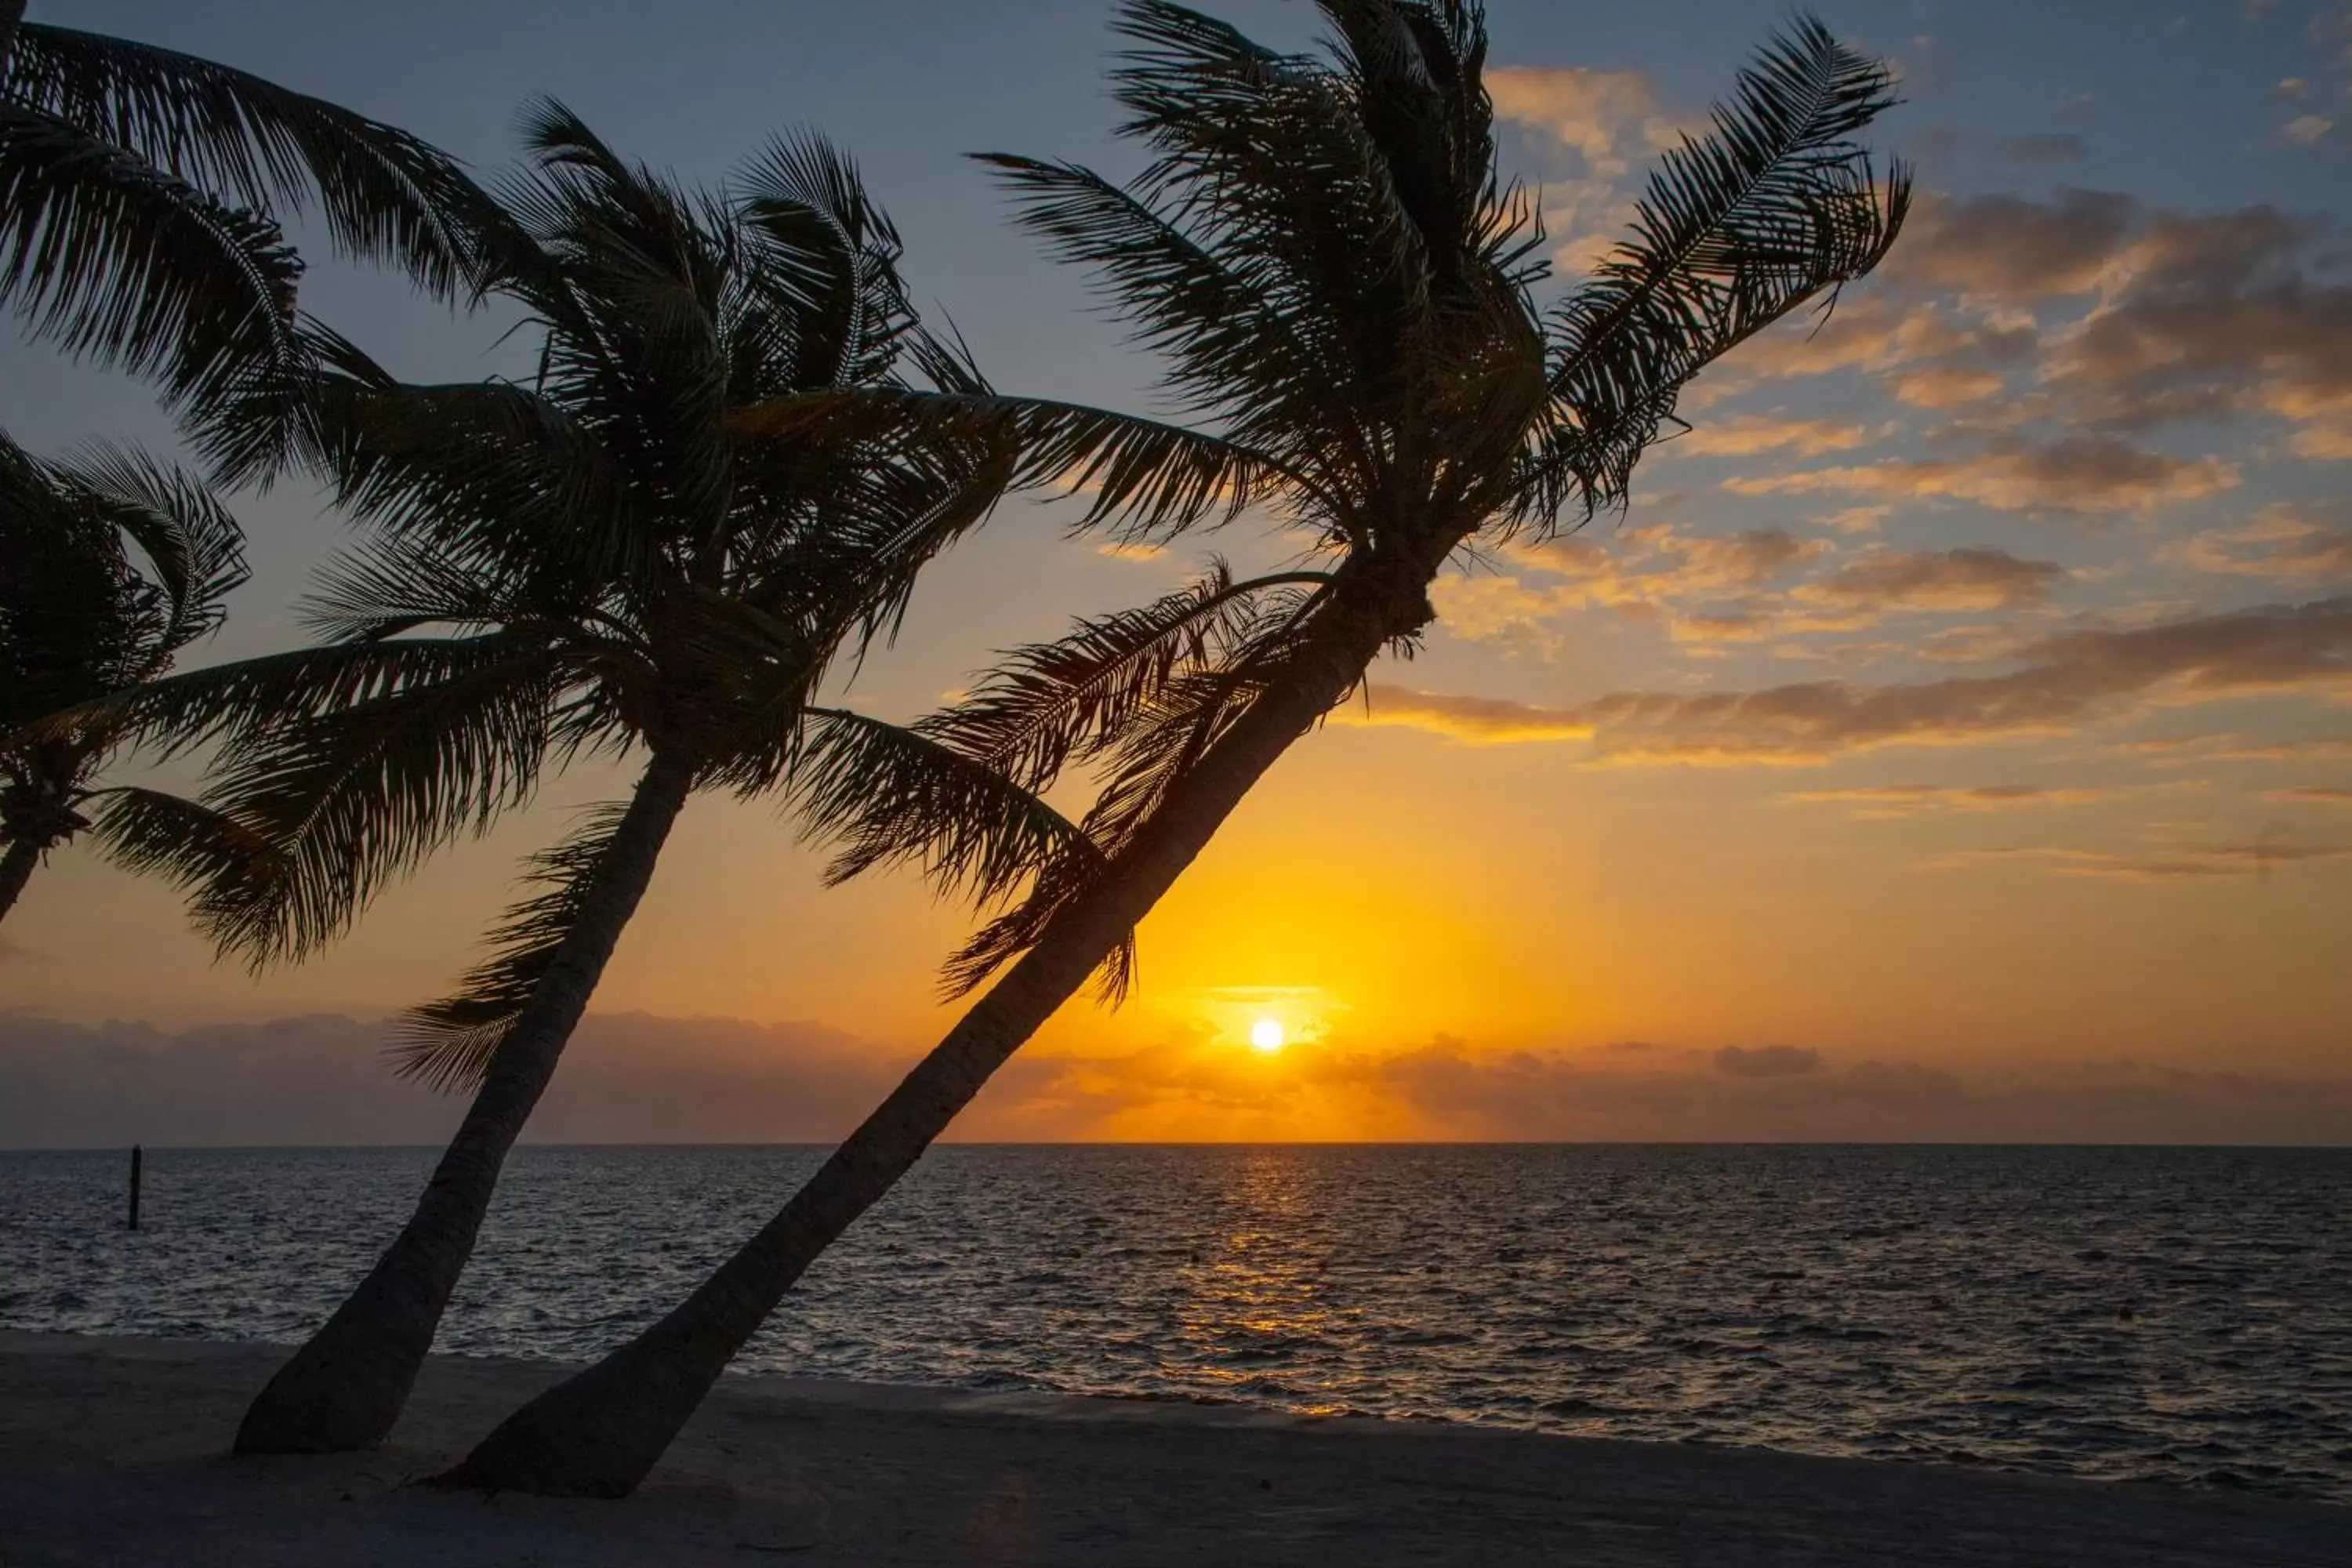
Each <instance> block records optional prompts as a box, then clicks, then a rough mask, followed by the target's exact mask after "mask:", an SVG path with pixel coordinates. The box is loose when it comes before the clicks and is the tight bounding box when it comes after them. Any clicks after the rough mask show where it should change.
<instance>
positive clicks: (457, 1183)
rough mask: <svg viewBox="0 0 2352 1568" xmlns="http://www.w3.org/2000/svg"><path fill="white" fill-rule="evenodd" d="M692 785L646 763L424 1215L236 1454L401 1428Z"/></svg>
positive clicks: (310, 1448) (303, 1448)
mask: <svg viewBox="0 0 2352 1568" xmlns="http://www.w3.org/2000/svg"><path fill="white" fill-rule="evenodd" d="M692 785H693V769H692V767H691V765H690V764H688V763H687V762H685V761H684V760H682V759H678V758H674V757H669V756H665V755H656V756H655V758H654V759H653V761H652V762H651V763H648V764H647V765H646V771H645V773H644V776H643V777H641V778H640V779H639V780H638V782H637V788H636V793H635V795H633V796H632V797H631V799H630V801H629V807H628V810H627V811H626V812H625V814H624V815H623V816H622V818H621V822H620V826H619V827H618V828H617V829H616V830H615V832H614V836H613V842H612V847H611V848H610V849H609V851H608V852H607V853H606V855H605V858H604V862H603V864H602V865H600V866H599V867H598V868H597V870H596V873H595V882H594V884H593V887H592V888H591V889H589V890H588V893H587V896H586V897H585V898H584V899H583V902H582V907H581V911H580V918H579V921H578V923H577V924H575V925H574V926H573V927H572V930H571V931H570V932H569V933H567V934H566V935H565V937H564V939H563V942H562V946H560V947H559V948H557V949H556V952H555V955H554V958H553V959H552V960H551V963H550V964H549V967H548V972H547V974H546V976H545V977H544V978H543V979H542V980H541V982H540V983H539V986H538V988H537V989H536V990H535V991H534V992H532V994H531V998H530V1003H529V1004H528V1005H526V1006H525V1007H524V1009H523V1011H522V1013H521V1015H520V1016H519V1017H518V1018H517V1019H516V1020H515V1023H514V1026H513V1028H512V1029H511V1030H510V1031H509V1033H508V1036H507V1037H506V1039H505V1040H504V1041H503V1042H502V1043H501V1044H500V1045H499V1048H498V1051H497V1053H496V1054H495V1055H494V1056H493V1057H492V1058H490V1066H489V1070H488V1073H487V1074H486V1075H485V1076H484V1078H483V1080H482V1087H481V1089H479V1090H478V1092H477V1093H476V1094H475V1096H474V1102H473V1104H472V1105H470V1106H468V1107H467V1110H466V1119H465V1121H463V1122H461V1123H459V1125H458V1128H457V1136H456V1137H455V1138H453V1139H451V1140H450V1142H449V1147H448V1149H447V1150H446V1152H444V1153H443V1154H442V1156H441V1163H440V1164H439V1165H438V1166H436V1168H435V1170H434V1172H433V1179H432V1181H431V1182H430V1183H428V1184H426V1186H425V1194H424V1196H422V1197H421V1198H419V1199H418V1200H417V1203H416V1211H415V1214H413V1215H410V1216H409V1221H408V1224H407V1226H405V1227H404V1228H403V1229H402V1231H401V1233H400V1235H399V1236H398V1237H396V1238H394V1241H393V1244H392V1245H391V1247H387V1248H386V1249H385V1250H384V1254H383V1257H382V1258H379V1259H378V1260H377V1262H376V1266H375V1268H373V1270H371V1271H370V1272H369V1274H368V1276H367V1278H366V1279H363V1280H362V1281H361V1282H360V1286H359V1289H356V1290H354V1291H352V1294H351V1296H350V1297H349V1298H348V1299H347V1300H345V1301H344V1302H343V1304H342V1305H341V1307H339V1308H337V1309H336V1310H335V1314H334V1316H333V1317H331V1318H330V1319H328V1320H327V1324H326V1326H325V1327H324V1328H322V1329H320V1331H318V1332H317V1333H316V1334H314V1335H313V1336H311V1338H310V1342H309V1343H307V1344H305V1345H304V1346H303V1347H302V1348H301V1349H300V1350H299V1351H297V1352H295V1353H294V1359H293V1360H291V1361H289V1362H288V1363H286V1364H285V1365H284V1366H283V1367H281V1368H279V1369H278V1375H277V1376H275V1377H273V1378H271V1379H270V1380H269V1384H268V1387H266V1388H264V1389H263V1390H262V1391H261V1394H260V1395H259V1397H257V1398H256V1399H255V1400H254V1402H253V1405H252V1407H251V1408H249V1409H248V1410H247V1411H246V1413H245V1421H244V1424H243V1425H242V1426H239V1427H238V1428H237V1434H236V1452H238V1453H240V1454H286V1453H299V1454H315V1453H333V1452H338V1451H341V1450H343V1449H348V1448H367V1447H374V1446H375V1445H376V1444H378V1443H381V1442H382V1441H383V1438H384V1435H385V1434H386V1433H388V1432H390V1431H391V1430H392V1425H393V1423H394V1421H395V1420H397V1419H398V1418H399V1415H400V1409H401V1406H402V1405H404V1404H405V1403H406V1402H407V1399H408V1391H409V1389H410V1387H411V1386H412V1385H413V1384H415V1381H416V1372H417V1369H418V1368H419V1367H421V1366H422V1365H424V1364H425V1352H426V1351H427V1350H429V1349H430V1348H431V1347H432V1343H433V1335H434V1331H435V1330H436V1329H437V1328H438V1327H439V1326H440V1322H441V1313H442V1310H443V1309H445V1308H446V1307H447V1305H448V1304H449V1296H450V1292H451V1291H453V1290H454V1289H457V1276H458V1275H459V1274H460V1273H462V1272H463V1271H464V1270H465V1267H466V1259H467V1257H468V1256H469V1255H470V1254H471V1253H472V1252H473V1249H474V1237H475V1235H476V1233H477V1232H478V1231H479V1230H480V1228H481V1224H482V1215H483V1214H484V1213H485V1212H486V1211H487V1210H488V1208H489V1205H490V1194H491V1191H492V1190H493V1189H494V1188H495V1187H496V1186H497V1184H498V1179H499V1167H500V1165H502V1164H503V1163H505V1161H506V1156H507V1151H508V1150H509V1149H510V1148H512V1147H513V1146H514V1141H515V1138H516V1136H517V1135H518V1134H520V1132H521V1131H522V1126H523V1122H524V1121H525V1120H527V1119H528V1118H529V1117H530V1112H531V1108H532V1107H533V1106H535V1105H536V1104H538V1103H539V1097H540V1095H541V1092H542V1091H544V1090H545V1089H546V1088H547V1084H548V1080H549V1079H551V1078H552V1077H554V1075H555V1064H556V1061H557V1059H558V1058H561V1057H562V1054H563V1047H564V1042H565V1041H567V1040H569V1039H570V1038H571V1037H572V1028H573V1026H576V1025H577V1024H578V1023H579V1022H580V1016H581V1014H582V1013H583V1012H585V1011H586V1010H587V1006H588V999H589V997H590V996H591V995H592V994H593V993H594V991H595V989H596V982H597V979H598V978H599V977H600V976H601V975H602V974H603V973H604V964H605V962H606V961H607V960H608V959H610V958H611V957H612V955H613V948H614V944H615V943H616V942H618V941H619V940H620V936H621V931H622V929H623V928H624V927H625V926H626V925H627V924H628V922H629V917H630V916H631V915H632V914H634V913H635V912H636V908H637V900H639V899H640V898H641V897H642V896H643V895H644V893H645V890H646V884H647V883H648V882H650V881H651V880H652V879H653V874H654V865H655V862H656V860H657V859H658V858H659V857H660V854H661V848H662V844H663V841H664V840H666V839H667V837H669V831H670V826H671V825H672V824H673V823H675V822H676V821H677V814H678V812H679V811H680V810H681V809H682V808H683V807H684V806H685V805H686V798H687V795H688V792H689V791H690V790H691V788H692Z"/></svg>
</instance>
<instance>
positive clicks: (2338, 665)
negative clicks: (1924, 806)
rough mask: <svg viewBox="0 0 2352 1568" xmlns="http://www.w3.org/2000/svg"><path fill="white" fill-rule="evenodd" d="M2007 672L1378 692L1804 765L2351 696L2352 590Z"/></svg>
mask: <svg viewBox="0 0 2352 1568" xmlns="http://www.w3.org/2000/svg"><path fill="white" fill-rule="evenodd" d="M2016 658H2018V659H2019V660H2020V661H2021V662H2022V664H2023V668H2019V669H2016V670H2013V671H2011V672H2009V673H2007V674H2002V675H1987V676H1961V677H1953V678H1950V679H1943V680H1932V681H1918V682H1908V683H1895V684H1891V685H1885V686H1863V685H1856V684H1853V683H1851V682H1848V681H1843V680H1819V681H1806V682H1801V683H1797V684H1792V685H1787V686H1778V687H1769V688H1765V689H1760V690H1751V691H1700V692H1649V691H1626V692H1618V693H1613V694H1612V695H1609V696H1606V697H1600V698H1595V699H1594V700H1591V701H1589V702H1585V703H1581V704H1579V705H1578V706H1576V707H1573V708H1566V709H1548V708H1534V707H1529V706H1528V705H1526V704H1523V703H1517V702H1509V701H1505V700H1500V699H1496V698H1469V697H1448V696H1443V695H1440V694H1437V693H1433V692H1423V691H1405V690H1400V689H1394V688H1388V689H1378V688H1376V689H1374V690H1373V692H1372V707H1373V710H1374V712H1375V713H1378V712H1380V711H1381V707H1382V700H1383V698H1385V699H1386V700H1387V708H1386V714H1387V716H1386V717H1385V718H1384V719H1374V720H1372V721H1373V722H1386V723H1392V724H1403V725H1409V726H1412V727H1415V728H1420V729H1426V730H1431V731H1436V732H1438V733H1441V734H1445V735H1449V736H1452V737H1454V738H1455V739H1461V740H1477V741H1483V742H1504V741H1563V740H1578V739H1584V738H1586V737H1588V736H1589V737H1590V738H1591V740H1592V742H1594V749H1595V753H1596V757H1597V759H1598V760H1600V761H1603V762H1609V763H1729V764H1756V763H1767V764H1770V763H1778V764H1803V763H1820V762H1823V761H1826V760H1827V759H1828V758H1830V757H1832V756H1836V755H1840V754H1842V753H1844V752H1855V751H1863V750H1867V749H1871V748H1874V747H1879V746H1890V745H1955V744H1963V743H1970V742H1983V741H1990V740H1999V739H2004V738H2010V737H2017V736H2025V735H2048V734H2063V733H2065V732H2068V731H2073V730H2076V729H2079V728H2080V727H2082V726H2083V725H2084V724H2085V723H2087V722H2090V721H2094V720H2095V719H2099V718H2103V717H2109V716H2113V715H2116V714H2118V713H2121V712H2125V711H2129V710H2131V709H2133V708H2134V707H2135V706H2147V705H2164V706H2179V705H2184V704H2189V703H2196V702H2205V701H2212V700H2220V699H2222V698H2230V697H2242V696H2248V695H2252V694H2254V693H2258V692H2284V691H2304V692H2335V693H2344V692H2347V691H2352V598H2339V599H2324V600H2319V601H2316V602H2314V603H2311V604H2306V605H2264V606H2260V607H2257V608H2254V609H2250V610H2242V611H2235V612H2231V613H2228V614H2222V615H2210V616H2186V617H2182V618H2179V619H2175V620H2168V621H2158V622H2155V623H2152V624H2149V625H2145V626H2124V627H2108V626H2098V627H2090V628H2085V629H2083V630H2077V631H2071V632H2064V633H2061V634H2059V635H2056V636H2053V637H2043V638H2041V639H2039V640H2038V641H2035V642H2032V643H2028V644H2026V645H2024V646H2023V647H2021V648H2019V649H2018V650H2017V653H2016Z"/></svg>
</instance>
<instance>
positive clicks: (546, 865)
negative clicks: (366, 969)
mask: <svg viewBox="0 0 2352 1568" xmlns="http://www.w3.org/2000/svg"><path fill="white" fill-rule="evenodd" d="M627 812H628V806H627V805H626V803H625V802H619V801H614V802H607V803H605V804H604V805H596V806H592V807H590V808H588V809H587V810H585V811H583V812H582V813H581V814H580V818H579V821H578V823H577V825H576V826H574V827H573V828H572V831H571V832H570V833H569V834H568V835H566V836H565V837H564V839H563V840H562V842H561V843H559V844H557V845H555V846H554V847H551V848H548V849H543V850H541V851H540V852H539V853H538V854H536V855H533V856H532V857H531V858H530V861H529V862H528V863H527V868H526V869H525V871H524V873H523V880H524V882H525V884H526V885H527V886H528V887H530V889H533V890H532V891H531V892H530V894H529V895H528V896H526V897H524V898H523V899H521V900H519V901H518V902H516V904H515V905H514V906H513V908H511V909H509V910H508V911H507V913H506V915H505V918H504V919H502V920H501V921H499V924H498V925H497V926H496V927H495V928H494V929H492V931H490V933H489V936H488V943H487V945H488V948H489V952H488V955H487V956H485V957H484V958H483V959H482V961H481V962H480V963H477V964H476V965H475V966H474V967H473V968H472V969H470V970H468V971H467V973H466V977H465V979H464V980H463V981H461V982H460V983H459V985H458V989H457V991H456V992H455V993H454V994H450V995H448V996H445V997H443V998H441V999H440V1000H439V1001H436V1002H428V1003H426V1004H425V1005H423V1006H421V1007H415V1008H411V1009H410V1010H409V1011H408V1012H406V1013H404V1014H403V1015H402V1016H401V1017H400V1020H399V1022H398V1023H397V1024H396V1025H395V1026H394V1031H393V1036H392V1039H391V1042H390V1043H389V1044H388V1045H387V1046H386V1047H385V1051H384V1054H385V1055H386V1056H388V1057H390V1058H392V1062H393V1070H394V1072H396V1073H398V1074H399V1076H401V1077H402V1078H408V1079H419V1080H421V1081H422V1082H424V1083H425V1085H426V1086H427V1087H428V1088H431V1089H435V1090H436V1091H437V1092H440V1093H444V1094H446V1093H450V1092H453V1091H455V1090H457V1089H471V1088H473V1087H474V1086H475V1085H477V1084H478V1083H479V1082H480V1081H481V1079H482V1075H483V1074H484V1073H485V1072H487V1071H488V1068H489V1065H490V1058H491V1056H492V1055H493V1054H495V1053H496V1052H497V1050H498V1048H499V1045H500V1044H501V1043H502V1042H503V1041H504V1040H505V1039H506V1037H507V1034H508V1031H509V1030H510V1029H512V1028H513V1026H514V1023H515V1020H516V1019H517V1018H518V1017H520V1016H521V1014H522V1010H523V1008H524V1006H525V1005H528V1004H529V1003H530V998H531V994H532V993H533V992H534V991H536V990H537V989H538V988H539V983H540V981H541V978H543V977H544V976H545V975H546V973H547V968H548V965H549V964H550V963H552V962H553V961H554V958H555V953H556V950H557V949H558V948H559V947H561V946H562V944H563V939H564V938H565V937H566V936H568V935H570V934H571V931H572V927H573V926H574V925H576V924H578V923H579V920H580V914H581V910H582V909H583V905H584V903H585V900H586V899H587V896H588V889H589V886H590V884H591V882H592V881H593V879H594V877H595V875H596V873H597V871H598V870H599V869H600V868H602V867H603V865H604V860H605V858H606V857H607V855H608V854H609V853H610V852H611V849H612V847H613V839H614V835H616V834H617V833H618V832H619V831H620V827H621V819H622V818H623V817H624V816H626V815H627Z"/></svg>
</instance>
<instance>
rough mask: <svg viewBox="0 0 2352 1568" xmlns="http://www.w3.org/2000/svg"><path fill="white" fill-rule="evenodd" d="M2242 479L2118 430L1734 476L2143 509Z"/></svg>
mask: <svg viewBox="0 0 2352 1568" xmlns="http://www.w3.org/2000/svg"><path fill="white" fill-rule="evenodd" d="M2237 482H2238V470H2237V468H2236V466H2235V465H2233V464H2231V463H2227V462H2223V461H2221V459H2220V458H2173V457H2168V456H2166V455H2165V454H2163V453H2161V452H2154V451H2150V450H2148V449H2147V448H2146V447H2137V446H2134V445H2133V444H2132V443H2130V442H2128V441H2125V440H2122V439H2120V438H2119V437H2113V436H2090V435H2078V436H2068V437H2061V438H2059V439H2057V440H2055V441H2049V442H2042V443H2032V442H2025V441H2008V442H2003V443H2000V444H1999V445H1996V446H1995V447H1993V448H1992V449H1991V450H1990V451H1988V452H1986V453H1984V454H1983V455H1982V456H1980V457H1976V458H1888V459H1886V460H1885V461H1884V462H1877V463H1868V464H1862V465H1858V466H1850V467H1843V468H1810V469H1805V470H1801V471H1800V472H1796V473H1788V474H1770V475H1763V476H1758V477H1750V478H1741V479H1727V480H1725V481H1724V487H1723V488H1724V489H1727V490H1731V491H1733V492H1735V493H1736V494H1739V495H1820V494H1825V493H1826V494H1843V495H1858V496H1870V497H1874V498H1878V499H1881V500H1916V499H1919V498H1923V497H1930V496H1940V497H1947V498H1949V499H1952V500H1972V501H1977V502H1979V503H1981V504H1983V505H1985V506H1989V507H1993V508H1996V509H1998V510H2003V511H2071V512H2103V511H2138V510H2147V509H2148V508H2151V507H2154V506H2156V505H2157V504H2158V503H2159V502H2162V501H2168V500H2189V499H2192V498H2194V497H2198V496H2204V495H2211V494H2213V493H2214V492H2216V491H2219V490H2225V489H2231V488H2232V487H2233V486H2235V485H2236V484H2237Z"/></svg>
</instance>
